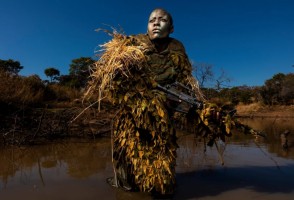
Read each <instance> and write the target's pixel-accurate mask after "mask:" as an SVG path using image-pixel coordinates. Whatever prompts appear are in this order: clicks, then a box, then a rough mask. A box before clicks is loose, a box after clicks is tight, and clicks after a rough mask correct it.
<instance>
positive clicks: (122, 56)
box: [85, 32, 145, 102]
mask: <svg viewBox="0 0 294 200" xmlns="http://www.w3.org/2000/svg"><path fill="white" fill-rule="evenodd" d="M112 35H113V39H112V40H111V41H109V42H107V43H105V44H103V45H100V47H101V50H100V52H101V54H100V59H99V60H98V61H97V62H95V63H94V65H93V68H92V73H91V80H90V81H89V83H88V89H87V91H86V92H85V97H86V98H89V97H91V96H93V94H96V93H97V91H98V94H99V95H98V102H100V101H101V100H102V99H103V98H105V96H106V95H105V94H106V93H105V90H107V89H109V88H110V87H111V84H112V80H113V78H114V77H115V76H116V74H118V73H120V74H122V75H124V76H125V77H126V78H129V76H131V73H130V72H129V70H130V69H131V68H132V67H134V66H136V67H140V66H143V65H144V62H145V56H144V52H143V49H144V48H143V46H141V45H138V44H136V43H135V42H134V41H133V40H132V39H130V38H129V37H127V36H125V35H123V34H119V33H117V32H114V33H113V34H112Z"/></svg>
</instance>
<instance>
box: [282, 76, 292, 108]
mask: <svg viewBox="0 0 294 200" xmlns="http://www.w3.org/2000/svg"><path fill="white" fill-rule="evenodd" d="M280 92H281V98H282V100H283V102H284V103H285V104H293V103H294V74H293V73H289V74H287V75H286V76H285V78H284V80H283V84H282V90H281V91H280Z"/></svg>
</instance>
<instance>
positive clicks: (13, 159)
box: [0, 139, 111, 185]
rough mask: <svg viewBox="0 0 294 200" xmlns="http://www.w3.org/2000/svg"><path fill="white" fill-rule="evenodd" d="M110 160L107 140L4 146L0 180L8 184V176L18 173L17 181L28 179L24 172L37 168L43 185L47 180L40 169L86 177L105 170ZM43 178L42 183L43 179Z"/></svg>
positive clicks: (0, 159)
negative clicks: (64, 170)
mask: <svg viewBox="0 0 294 200" xmlns="http://www.w3.org/2000/svg"><path fill="white" fill-rule="evenodd" d="M109 161H111V152H110V144H109V141H108V139H107V142H106V140H103V139H102V140H101V141H97V142H93V141H90V142H64V143H58V144H47V145H40V146H31V147H5V148H4V149H0V179H1V180H2V182H3V183H4V185H6V184H7V182H8V180H9V178H10V177H14V176H16V173H20V179H23V181H24V182H25V180H26V179H27V175H26V173H31V172H32V171H33V170H34V169H36V170H37V171H38V173H39V177H40V179H41V181H42V182H43V184H44V181H46V177H44V176H43V175H42V169H45V168H54V167H57V168H61V167H67V172H68V175H70V176H72V177H75V178H85V177H88V176H91V175H93V174H96V173H98V172H99V171H101V170H104V169H105V167H106V163H107V162H109ZM43 179H45V180H43Z"/></svg>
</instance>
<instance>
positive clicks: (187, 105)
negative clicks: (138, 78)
mask: <svg viewBox="0 0 294 200" xmlns="http://www.w3.org/2000/svg"><path fill="white" fill-rule="evenodd" d="M157 89H158V90H161V91H163V92H164V93H166V94H167V99H168V100H170V101H172V102H178V105H177V106H176V107H173V108H174V110H175V111H178V112H182V113H186V114H187V113H188V112H189V110H190V109H191V108H194V109H202V108H203V102H201V101H199V100H198V99H197V97H196V94H195V92H193V91H192V90H191V89H190V88H188V87H187V86H185V85H183V84H181V83H179V82H174V83H172V84H168V85H166V86H161V85H157Z"/></svg>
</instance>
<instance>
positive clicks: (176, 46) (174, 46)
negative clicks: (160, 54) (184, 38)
mask: <svg viewBox="0 0 294 200" xmlns="http://www.w3.org/2000/svg"><path fill="white" fill-rule="evenodd" d="M170 40H171V41H170V44H169V49H170V50H171V51H180V52H183V53H185V47H184V45H183V43H182V42H180V41H179V40H177V39H175V38H170Z"/></svg>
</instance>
